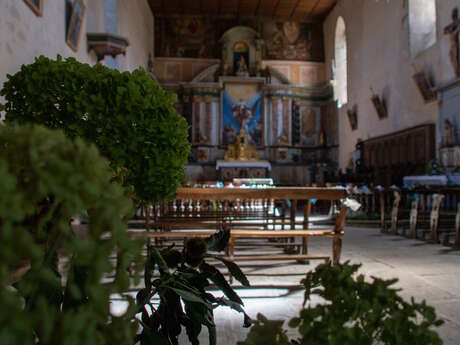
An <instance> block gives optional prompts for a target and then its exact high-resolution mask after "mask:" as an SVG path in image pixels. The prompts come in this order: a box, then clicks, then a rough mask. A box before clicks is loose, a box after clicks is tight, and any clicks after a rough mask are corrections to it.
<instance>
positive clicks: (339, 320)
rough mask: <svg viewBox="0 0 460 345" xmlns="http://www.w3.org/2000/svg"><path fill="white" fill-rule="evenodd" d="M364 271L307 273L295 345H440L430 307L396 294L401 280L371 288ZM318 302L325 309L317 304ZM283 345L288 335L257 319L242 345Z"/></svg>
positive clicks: (326, 268) (342, 268)
mask: <svg viewBox="0 0 460 345" xmlns="http://www.w3.org/2000/svg"><path fill="white" fill-rule="evenodd" d="M359 267H360V265H350V264H349V263H348V262H346V263H344V264H340V265H336V266H331V264H323V265H319V266H318V267H317V268H316V270H315V271H314V272H309V273H308V274H307V276H306V278H305V279H303V280H302V284H303V285H304V287H305V301H304V306H305V305H307V307H306V308H304V309H302V310H301V312H300V314H299V316H298V317H295V318H293V319H292V320H290V321H289V327H292V328H297V330H298V332H299V334H300V338H298V339H296V340H291V342H290V343H291V344H305V345H306V344H308V345H317V344H318V345H320V344H321V345H324V344H329V345H356V344H360V345H372V344H382V345H383V344H387V345H407V344H420V345H422V344H423V345H440V344H442V341H441V339H440V338H439V335H438V334H437V333H436V332H435V331H434V330H433V328H434V327H437V326H439V325H441V324H442V321H441V320H439V319H437V317H436V313H435V311H434V309H433V308H432V307H429V306H427V305H426V304H425V302H422V303H416V302H415V301H414V300H413V299H412V300H411V302H410V303H408V302H406V301H404V300H403V299H402V298H401V297H400V296H399V295H398V290H396V289H394V288H392V285H394V284H395V283H396V282H397V280H396V279H393V280H382V279H379V278H375V277H372V281H371V282H367V281H366V280H365V277H364V275H362V274H359V275H357V272H358V270H359ZM315 297H316V298H317V297H320V300H322V302H321V303H314V302H313V300H314V298H315ZM267 334H271V337H270V339H267V340H266V341H265V342H264V343H265V344H273V345H285V344H286V337H285V332H284V331H283V330H282V327H281V325H280V324H274V323H271V322H268V321H267V320H265V319H264V318H262V317H259V318H258V321H257V322H256V324H255V326H254V327H253V328H252V329H251V331H250V333H249V335H248V337H247V339H246V341H244V342H241V343H239V344H240V345H258V344H262V342H261V341H260V339H266V338H267Z"/></svg>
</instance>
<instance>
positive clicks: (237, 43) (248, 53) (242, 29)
mask: <svg viewBox="0 0 460 345" xmlns="http://www.w3.org/2000/svg"><path fill="white" fill-rule="evenodd" d="M219 42H220V43H221V44H222V64H223V66H224V67H226V69H227V70H228V71H229V72H231V73H235V72H236V68H237V65H238V60H239V59H240V58H241V57H243V58H244V60H249V61H246V64H247V67H248V69H249V72H251V73H253V72H254V71H255V70H256V68H257V66H259V65H260V62H261V57H262V53H261V41H260V35H259V33H257V32H256V31H255V30H253V29H251V28H249V27H246V26H235V27H233V28H231V29H229V30H227V31H226V32H225V33H224V34H223V35H222V37H221V39H220V41H219Z"/></svg>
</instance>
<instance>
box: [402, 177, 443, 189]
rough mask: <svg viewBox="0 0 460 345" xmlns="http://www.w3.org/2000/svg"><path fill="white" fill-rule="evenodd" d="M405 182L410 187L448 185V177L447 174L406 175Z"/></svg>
mask: <svg viewBox="0 0 460 345" xmlns="http://www.w3.org/2000/svg"><path fill="white" fill-rule="evenodd" d="M403 182H404V184H405V185H406V186H407V187H408V188H414V187H417V186H446V185H447V183H448V179H447V176H446V175H433V176H432V175H422V176H404V178H403Z"/></svg>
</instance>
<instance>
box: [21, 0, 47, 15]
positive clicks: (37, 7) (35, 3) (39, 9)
mask: <svg viewBox="0 0 460 345" xmlns="http://www.w3.org/2000/svg"><path fill="white" fill-rule="evenodd" d="M24 2H25V3H26V4H27V6H29V8H30V9H31V10H32V11H33V12H34V13H35V14H36V15H37V16H39V17H41V16H42V15H43V0H24Z"/></svg>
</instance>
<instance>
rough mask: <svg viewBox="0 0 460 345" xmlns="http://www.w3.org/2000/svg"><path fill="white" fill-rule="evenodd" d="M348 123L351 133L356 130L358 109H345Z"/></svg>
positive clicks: (354, 107) (355, 107)
mask: <svg viewBox="0 0 460 345" xmlns="http://www.w3.org/2000/svg"><path fill="white" fill-rule="evenodd" d="M347 116H348V122H349V123H350V128H351V130H352V131H354V130H356V129H358V107H357V106H356V105H354V106H353V108H351V109H347Z"/></svg>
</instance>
